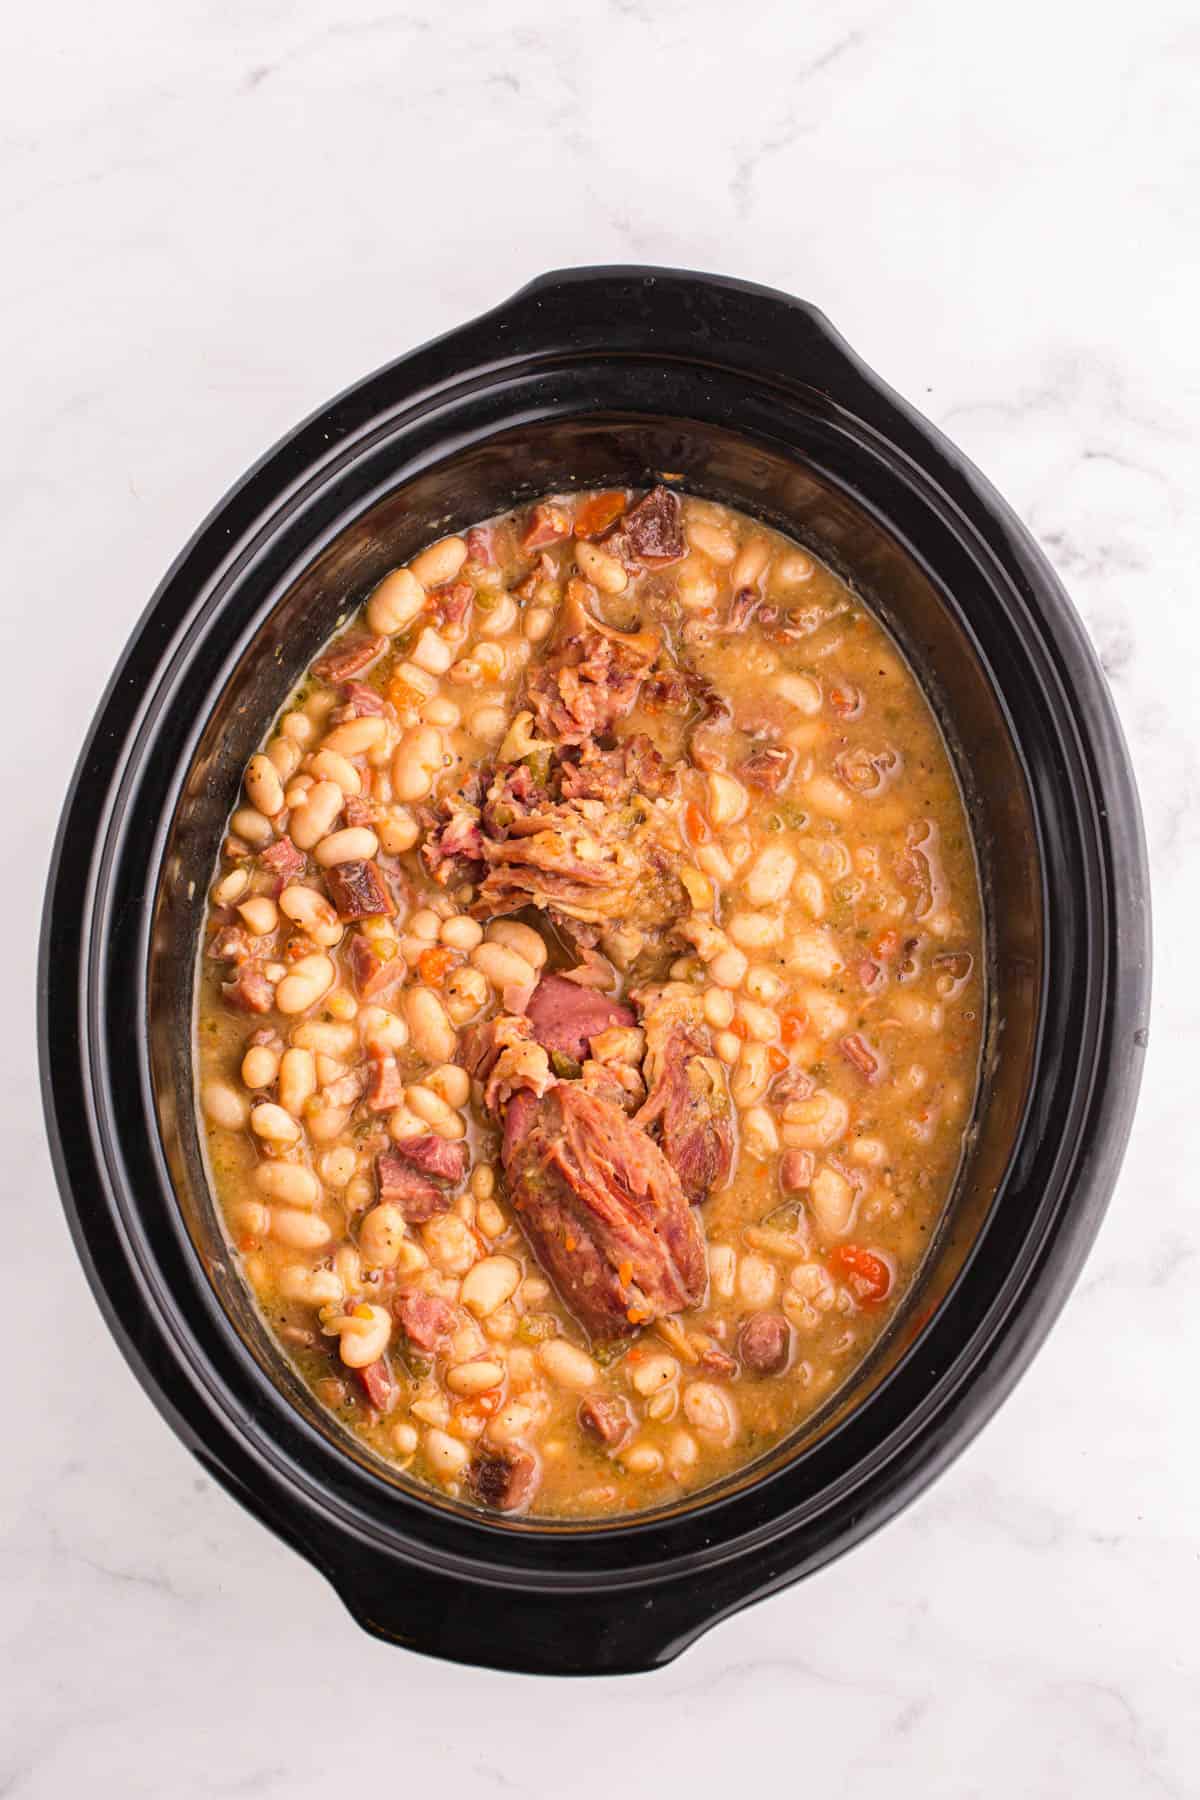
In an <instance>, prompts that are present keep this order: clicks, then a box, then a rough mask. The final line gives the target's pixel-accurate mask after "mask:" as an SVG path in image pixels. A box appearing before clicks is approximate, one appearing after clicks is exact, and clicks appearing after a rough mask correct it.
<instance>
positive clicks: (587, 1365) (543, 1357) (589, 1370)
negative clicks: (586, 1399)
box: [537, 1338, 600, 1393]
mask: <svg viewBox="0 0 1200 1800" xmlns="http://www.w3.org/2000/svg"><path fill="white" fill-rule="evenodd" d="M537 1356H538V1361H539V1362H540V1364H541V1365H542V1368H543V1369H544V1370H545V1371H546V1374H547V1375H548V1376H549V1377H550V1379H551V1381H556V1382H557V1383H558V1385H559V1387H565V1388H572V1389H574V1390H575V1391H576V1392H578V1393H584V1392H586V1390H587V1389H588V1388H590V1387H595V1385H596V1383H597V1382H598V1381H599V1379H600V1370H599V1369H598V1368H597V1366H596V1364H595V1363H594V1362H593V1361H592V1359H591V1357H590V1356H589V1355H588V1354H587V1352H586V1350H581V1349H580V1348H579V1346H578V1345H577V1344H571V1343H568V1342H567V1339H566V1338H547V1339H546V1341H545V1342H544V1343H542V1344H539V1345H538V1352H537Z"/></svg>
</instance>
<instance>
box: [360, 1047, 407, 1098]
mask: <svg viewBox="0 0 1200 1800" xmlns="http://www.w3.org/2000/svg"><path fill="white" fill-rule="evenodd" d="M403 1098H404V1077H403V1076H402V1075H401V1073H400V1065H399V1063H398V1062H397V1061H396V1059H395V1057H394V1056H372V1057H371V1059H370V1074H369V1076H368V1079H367V1106H368V1109H369V1110H370V1111H371V1112H391V1110H392V1108H393V1107H394V1106H399V1104H400V1102H401V1101H402V1100H403Z"/></svg>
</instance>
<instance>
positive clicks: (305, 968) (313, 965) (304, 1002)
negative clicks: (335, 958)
mask: <svg viewBox="0 0 1200 1800" xmlns="http://www.w3.org/2000/svg"><path fill="white" fill-rule="evenodd" d="M333 978H334V967H333V964H332V963H331V962H330V960H329V958H328V957H327V956H302V957H301V958H300V960H299V962H295V963H293V964H292V967H291V972H290V973H289V974H287V975H285V976H284V978H283V980H282V981H281V982H280V983H279V986H278V987H277V988H276V989H275V1005H276V1007H277V1008H278V1009H279V1011H280V1012H281V1013H288V1014H291V1013H302V1012H307V1011H308V1009H309V1007H310V1006H315V1005H316V1003H317V1001H318V1000H320V999H321V997H322V995H324V994H327V993H328V992H329V989H330V988H331V987H332V986H333Z"/></svg>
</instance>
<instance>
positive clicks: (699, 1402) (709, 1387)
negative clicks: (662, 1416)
mask: <svg viewBox="0 0 1200 1800" xmlns="http://www.w3.org/2000/svg"><path fill="white" fill-rule="evenodd" d="M683 1410H684V1413H685V1415H686V1417H687V1420H688V1423H689V1424H690V1425H693V1426H694V1427H695V1428H696V1430H697V1431H698V1432H699V1433H700V1435H701V1437H706V1438H712V1439H713V1440H715V1441H716V1442H717V1443H720V1444H730V1443H732V1442H733V1437H734V1433H735V1431H736V1430H737V1415H736V1413H735V1412H734V1407H733V1401H732V1400H731V1399H730V1397H729V1395H728V1394H726V1393H723V1392H722V1390H721V1389H720V1388H719V1387H716V1386H714V1384H713V1383H712V1382H711V1381H693V1382H691V1383H690V1384H689V1385H688V1386H687V1387H686V1388H685V1389H684V1393H683Z"/></svg>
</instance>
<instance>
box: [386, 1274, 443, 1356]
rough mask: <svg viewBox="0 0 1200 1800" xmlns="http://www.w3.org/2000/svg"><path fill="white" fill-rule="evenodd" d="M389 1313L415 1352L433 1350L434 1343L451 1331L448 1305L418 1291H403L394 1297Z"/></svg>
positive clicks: (412, 1289)
mask: <svg viewBox="0 0 1200 1800" xmlns="http://www.w3.org/2000/svg"><path fill="white" fill-rule="evenodd" d="M393 1311H394V1312H395V1315H396V1321H397V1323H398V1325H399V1326H400V1329H401V1331H402V1332H403V1333H404V1335H405V1337H406V1338H407V1339H408V1341H409V1343H410V1344H412V1345H413V1346H414V1348H415V1349H417V1350H434V1349H436V1348H437V1344H438V1340H439V1339H440V1338H444V1337H445V1336H446V1334H447V1332H449V1331H452V1330H453V1329H454V1320H455V1312H454V1308H453V1307H452V1306H451V1304H450V1302H449V1301H448V1300H441V1299H439V1298H438V1296H437V1295H436V1294H423V1293H421V1291H420V1289H419V1288H406V1289H405V1291H404V1293H402V1294H398V1295H397V1296H396V1303H395V1306H394V1308H393Z"/></svg>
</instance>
